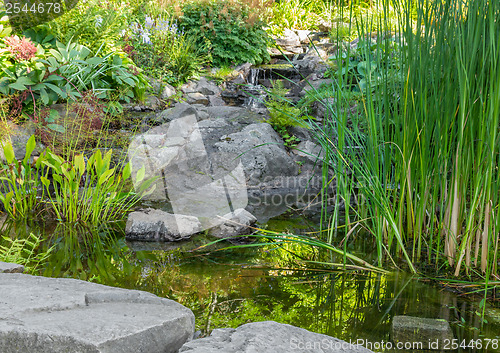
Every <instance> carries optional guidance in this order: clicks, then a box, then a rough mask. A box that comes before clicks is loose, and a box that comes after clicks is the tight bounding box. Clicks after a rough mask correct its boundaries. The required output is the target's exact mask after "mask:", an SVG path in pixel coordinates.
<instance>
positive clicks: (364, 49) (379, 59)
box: [327, 37, 404, 92]
mask: <svg viewBox="0 0 500 353" xmlns="http://www.w3.org/2000/svg"><path fill="white" fill-rule="evenodd" d="M403 50H404V48H401V47H400V43H399V41H398V40H397V38H396V37H391V38H386V39H373V38H371V37H367V38H365V39H361V40H360V41H359V42H358V45H357V47H356V49H351V48H350V46H347V49H345V50H342V51H341V52H340V53H339V54H337V55H333V56H331V57H330V60H331V61H332V62H333V64H334V65H335V66H336V69H333V70H331V71H330V72H329V73H327V77H337V71H340V73H341V74H342V78H343V87H344V88H349V89H354V90H358V91H361V92H366V91H367V89H368V88H370V92H373V91H374V90H375V89H376V88H377V86H379V85H382V84H387V83H389V84H391V85H392V86H394V85H393V84H394V83H402V82H403V75H402V72H401V66H400V65H401V55H403ZM391 81H392V82H391Z"/></svg>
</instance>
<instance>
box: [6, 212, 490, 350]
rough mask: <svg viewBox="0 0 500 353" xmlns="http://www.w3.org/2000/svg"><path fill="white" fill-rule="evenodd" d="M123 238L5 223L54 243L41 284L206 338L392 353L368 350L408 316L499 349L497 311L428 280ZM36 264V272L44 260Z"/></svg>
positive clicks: (199, 241)
mask: <svg viewBox="0 0 500 353" xmlns="http://www.w3.org/2000/svg"><path fill="white" fill-rule="evenodd" d="M265 227H267V229H269V230H274V231H278V232H296V233H298V232H301V233H302V234H304V233H305V232H308V231H313V230H314V227H311V226H310V224H309V222H308V221H307V220H306V219H304V218H301V217H297V216H294V215H293V214H285V215H281V216H279V217H275V218H273V219H271V220H269V221H268V223H267V224H266V225H265ZM117 229H118V230H119V229H123V225H122V224H117V225H113V226H111V227H110V228H108V229H101V230H100V231H96V232H93V231H90V230H89V229H87V228H84V227H80V226H78V225H72V226H71V227H70V226H68V225H64V226H63V225H61V224H43V225H40V224H36V223H33V224H27V223H22V224H19V223H17V224H13V223H11V222H3V224H2V228H1V230H2V235H4V236H8V235H11V236H12V235H14V234H16V236H17V238H21V239H22V238H27V239H30V236H29V234H30V233H32V234H42V235H44V237H46V239H47V240H46V241H44V242H42V243H40V244H39V245H38V246H37V249H38V251H37V252H35V253H34V254H32V255H33V256H34V255H35V254H36V253H38V254H40V255H42V254H43V253H44V251H46V250H47V249H48V247H49V246H53V248H52V251H51V252H50V253H49V254H48V263H47V265H46V266H45V265H42V263H43V261H42V262H41V264H40V266H39V267H38V269H36V270H35V272H34V273H35V274H40V275H45V276H52V277H74V278H80V279H84V280H88V281H93V282H98V283H102V284H106V285H112V286H118V287H124V288H129V289H138V290H144V291H148V292H151V293H154V294H156V295H159V296H161V297H167V298H170V299H173V300H176V301H178V302H180V303H181V304H183V305H185V306H187V307H189V308H190V309H191V310H193V312H194V314H195V316H196V320H197V329H198V330H199V331H198V333H199V335H206V334H207V333H208V332H210V331H211V330H213V329H215V328H221V327H236V326H238V325H241V324H244V323H247V322H253V321H266V320H274V321H278V322H282V323H287V324H291V325H295V326H298V327H302V328H305V329H308V330H311V331H314V332H319V333H324V334H327V335H330V336H334V337H337V338H340V339H343V340H345V341H350V340H351V341H356V340H362V343H363V344H364V345H365V346H366V347H367V348H371V349H372V350H373V351H385V352H391V351H392V350H388V349H377V347H376V346H371V347H370V346H369V345H370V344H373V345H374V344H376V342H382V341H384V342H387V341H389V340H390V334H391V321H392V317H393V316H395V315H410V316H419V317H428V318H441V319H445V320H447V321H449V322H450V324H451V327H452V329H453V332H454V335H455V337H456V338H458V339H459V341H461V340H466V342H470V340H483V341H484V342H486V339H493V340H495V339H500V310H499V309H495V308H493V307H488V308H487V310H486V315H485V319H484V320H483V319H481V316H480V315H479V312H480V308H479V300H480V299H477V298H473V297H471V296H463V295H460V294H459V293H458V292H455V291H453V290H452V288H444V287H443V285H440V286H438V285H436V283H431V281H430V280H428V279H425V278H417V277H412V276H409V275H407V274H405V273H403V272H395V273H391V274H377V273H371V272H352V271H350V272H349V271H347V272H343V271H331V272H325V271H314V270H311V269H308V270H306V269H305V267H304V264H303V263H299V262H297V261H295V259H296V257H295V256H292V254H295V255H298V256H299V257H303V258H308V257H309V256H310V255H311V253H310V251H311V250H310V249H307V250H304V249H300V248H297V247H294V246H290V247H289V248H283V247H280V248H277V247H275V248H273V247H271V246H268V247H247V248H232V249H225V250H223V248H225V247H228V246H230V244H229V243H227V242H219V243H217V244H214V245H210V246H209V247H206V248H203V249H202V250H199V247H200V246H203V245H205V244H207V243H209V242H210V241H211V240H212V239H209V238H208V237H207V236H205V235H198V236H196V237H194V238H192V239H190V240H189V241H185V242H178V243H139V242H136V243H130V242H127V241H126V240H125V239H124V237H123V236H121V235H120V231H117ZM48 234H50V236H48ZM33 239H34V238H33ZM4 243H5V239H4ZM357 244H358V245H357V246H359V244H360V242H357ZM365 244H366V245H365V247H364V248H355V249H349V250H350V251H351V252H352V253H354V254H364V255H365V258H369V257H370V252H371V246H370V244H368V241H367V242H365ZM4 245H5V244H4ZM27 248H29V245H28V246H27ZM42 249H44V250H42ZM32 260H33V262H32V263H36V261H38V260H40V258H36V257H35V258H32ZM358 342H360V341H358ZM412 351H415V350H412ZM496 351H500V348H498V347H497V349H494V347H493V345H492V346H490V347H489V349H487V350H486V349H482V350H478V349H472V348H465V349H464V348H459V350H458V352H496ZM398 352H403V351H402V350H399V351H398Z"/></svg>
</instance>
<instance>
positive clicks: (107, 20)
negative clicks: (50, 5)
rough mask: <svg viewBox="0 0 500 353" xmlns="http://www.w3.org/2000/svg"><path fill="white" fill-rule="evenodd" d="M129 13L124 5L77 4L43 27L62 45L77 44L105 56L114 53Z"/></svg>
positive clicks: (105, 3) (110, 3) (93, 0)
mask: <svg viewBox="0 0 500 353" xmlns="http://www.w3.org/2000/svg"><path fill="white" fill-rule="evenodd" d="M129 10H130V8H129V7H128V6H127V4H126V3H124V2H123V3H117V2H110V1H106V2H104V3H103V2H101V1H97V0H89V1H85V2H84V1H81V2H79V3H78V4H77V5H76V6H75V8H73V9H72V10H71V11H69V12H67V13H65V14H64V15H63V16H61V17H58V18H56V19H55V20H53V21H51V22H49V23H48V24H47V26H48V27H49V28H50V30H51V31H52V33H54V34H55V36H56V38H57V40H58V41H59V42H61V43H63V44H69V43H71V42H77V43H79V44H81V45H84V46H86V47H87V48H89V50H90V52H91V53H93V54H94V55H97V53H103V54H104V55H106V54H109V53H112V52H116V50H117V49H118V47H119V40H120V39H121V34H120V32H121V31H122V30H123V29H124V28H125V27H126V25H127V14H128V12H129Z"/></svg>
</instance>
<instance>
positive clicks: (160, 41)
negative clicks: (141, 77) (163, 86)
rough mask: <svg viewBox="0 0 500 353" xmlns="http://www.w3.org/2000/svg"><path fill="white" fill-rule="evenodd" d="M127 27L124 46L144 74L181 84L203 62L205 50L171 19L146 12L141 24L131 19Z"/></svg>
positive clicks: (191, 75) (198, 68) (193, 75)
mask: <svg viewBox="0 0 500 353" xmlns="http://www.w3.org/2000/svg"><path fill="white" fill-rule="evenodd" d="M131 28H132V30H131V33H129V37H128V40H127V46H126V50H127V52H128V53H129V55H130V56H131V58H132V59H133V60H134V62H135V63H136V64H137V65H138V66H139V67H140V68H142V69H143V70H144V72H145V73H146V74H147V75H148V76H151V77H155V78H157V79H160V80H162V81H166V82H168V83H170V84H174V85H177V84H182V83H184V82H186V81H187V80H188V79H190V78H192V77H197V76H198V75H199V73H200V72H201V70H202V68H203V66H204V65H205V64H206V63H207V57H206V54H205V53H203V52H202V50H199V49H197V48H196V46H195V41H194V39H193V38H192V37H190V36H188V35H186V34H184V33H183V32H181V31H179V30H178V28H177V24H176V23H175V22H174V21H169V20H164V19H163V18H161V17H158V18H156V19H155V20H153V19H152V18H150V17H148V16H146V18H145V23H144V24H143V25H140V24H137V23H134V24H133V25H132V26H131Z"/></svg>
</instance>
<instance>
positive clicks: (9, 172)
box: [0, 136, 43, 219]
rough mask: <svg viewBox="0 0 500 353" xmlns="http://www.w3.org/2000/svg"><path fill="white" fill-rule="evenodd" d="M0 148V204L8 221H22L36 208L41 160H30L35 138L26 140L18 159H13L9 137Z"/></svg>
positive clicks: (14, 157)
mask: <svg viewBox="0 0 500 353" xmlns="http://www.w3.org/2000/svg"><path fill="white" fill-rule="evenodd" d="M1 145H2V151H3V157H4V159H0V187H1V188H2V190H1V192H0V201H1V202H2V204H3V207H4V209H5V210H6V211H7V213H8V214H9V215H10V216H11V217H12V218H14V219H22V218H26V217H27V216H28V215H29V214H32V213H33V212H35V211H36V210H37V209H38V208H39V207H38V206H39V204H38V200H37V196H38V189H39V187H40V186H41V184H40V177H41V169H40V167H41V164H40V162H41V161H33V160H32V158H31V154H32V153H33V151H34V150H35V147H36V143H35V136H31V137H30V138H29V140H28V142H27V144H26V153H25V156H24V158H23V159H22V160H17V159H16V156H15V154H14V149H13V147H12V142H11V141H10V136H9V137H7V140H2V143H1ZM42 192H43V191H42Z"/></svg>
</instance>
